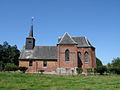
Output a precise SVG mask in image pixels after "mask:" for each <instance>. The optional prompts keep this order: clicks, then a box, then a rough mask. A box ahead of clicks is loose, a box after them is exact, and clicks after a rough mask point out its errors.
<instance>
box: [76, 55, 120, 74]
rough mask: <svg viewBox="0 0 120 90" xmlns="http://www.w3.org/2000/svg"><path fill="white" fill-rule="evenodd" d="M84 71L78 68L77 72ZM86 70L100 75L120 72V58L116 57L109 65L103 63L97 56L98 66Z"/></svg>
mask: <svg viewBox="0 0 120 90" xmlns="http://www.w3.org/2000/svg"><path fill="white" fill-rule="evenodd" d="M82 71H83V69H82V68H77V73H78V74H81V73H82ZM86 72H87V73H88V74H92V73H94V74H100V75H107V74H120V58H119V57H117V58H114V59H113V60H112V62H111V63H108V64H107V65H103V64H102V62H101V60H100V59H98V58H96V68H94V69H93V68H87V69H86Z"/></svg>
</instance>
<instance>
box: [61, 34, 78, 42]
mask: <svg viewBox="0 0 120 90" xmlns="http://www.w3.org/2000/svg"><path fill="white" fill-rule="evenodd" d="M67 37H68V38H69V40H71V42H69V43H71V44H77V43H76V42H75V41H74V40H73V38H72V37H71V36H70V35H69V34H68V33H67V32H66V33H64V35H63V36H62V37H61V40H60V41H59V44H60V43H62V42H64V43H65V41H63V39H65V38H67Z"/></svg>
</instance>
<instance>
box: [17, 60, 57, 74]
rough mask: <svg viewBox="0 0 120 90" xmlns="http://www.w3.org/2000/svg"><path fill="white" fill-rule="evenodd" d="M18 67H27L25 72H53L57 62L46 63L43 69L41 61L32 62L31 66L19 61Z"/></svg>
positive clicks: (25, 61)
mask: <svg viewBox="0 0 120 90" xmlns="http://www.w3.org/2000/svg"><path fill="white" fill-rule="evenodd" d="M19 66H25V67H28V70H27V72H38V71H39V70H45V71H47V72H50V71H55V70H56V68H57V61H50V60H48V61H47V67H43V60H33V65H32V66H29V61H28V60H20V61H19Z"/></svg>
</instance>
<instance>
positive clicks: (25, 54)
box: [19, 33, 94, 60]
mask: <svg viewBox="0 0 120 90" xmlns="http://www.w3.org/2000/svg"><path fill="white" fill-rule="evenodd" d="M58 44H60V45H61V44H62V45H63V44H65V45H69V44H70V45H74V44H76V45H77V46H78V47H92V48H94V47H93V46H92V45H91V44H90V42H89V40H88V39H87V38H86V37H71V36H70V35H69V34H68V33H65V34H64V35H63V37H61V38H58ZM19 59H20V60H21V59H22V60H26V59H27V60H30V59H38V60H57V46H35V47H34V49H32V50H27V49H25V47H24V48H23V50H22V51H21V54H20V57H19Z"/></svg>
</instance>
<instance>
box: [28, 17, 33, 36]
mask: <svg viewBox="0 0 120 90" xmlns="http://www.w3.org/2000/svg"><path fill="white" fill-rule="evenodd" d="M33 20H34V17H32V19H31V28H30V33H29V37H33Z"/></svg>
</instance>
